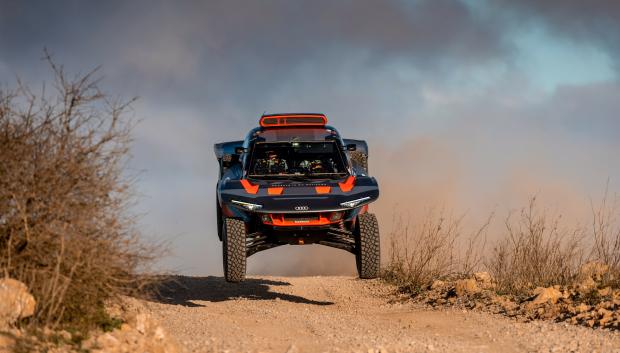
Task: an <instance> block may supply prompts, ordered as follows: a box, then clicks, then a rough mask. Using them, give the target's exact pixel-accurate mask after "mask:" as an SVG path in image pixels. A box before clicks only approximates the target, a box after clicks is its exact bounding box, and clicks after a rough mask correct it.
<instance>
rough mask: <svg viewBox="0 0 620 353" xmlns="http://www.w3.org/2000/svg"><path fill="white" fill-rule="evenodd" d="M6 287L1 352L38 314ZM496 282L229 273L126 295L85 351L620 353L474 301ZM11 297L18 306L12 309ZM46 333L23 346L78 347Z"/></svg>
mask: <svg viewBox="0 0 620 353" xmlns="http://www.w3.org/2000/svg"><path fill="white" fill-rule="evenodd" d="M5 281H6V280H0V297H1V298H0V309H2V310H5V311H0V318H3V319H4V320H5V321H3V323H2V325H3V326H2V328H0V352H11V351H14V350H15V348H16V346H15V343H16V342H22V343H23V340H21V341H20V335H23V334H24V333H23V332H21V331H20V330H17V329H15V328H14V327H13V322H15V321H16V320H19V319H20V318H21V317H24V316H27V315H30V314H32V309H33V305H34V303H33V301H32V298H31V297H29V295H28V294H27V291H25V286H21V285H20V284H17V283H14V282H11V283H9V284H8V285H7V284H6V283H5ZM487 286H489V283H488V278H487V277H486V276H485V275H482V274H478V275H477V276H475V277H474V278H471V279H464V280H460V281H456V282H443V283H440V282H436V283H435V284H434V286H433V287H434V288H431V289H430V290H429V291H427V292H425V293H426V294H425V295H424V296H418V297H416V298H415V300H413V299H412V297H411V296H410V295H402V294H401V295H397V294H395V293H396V292H397V291H396V288H394V287H391V286H389V285H386V284H385V283H384V282H381V281H379V280H373V281H362V280H359V279H357V278H352V277H251V278H249V279H248V280H247V281H245V282H243V283H241V284H229V283H226V282H225V281H224V280H223V279H222V278H221V277H184V276H179V277H176V278H173V281H171V282H169V283H167V285H166V286H165V288H164V289H163V290H162V291H161V296H160V297H159V298H158V299H156V300H151V301H148V302H143V301H138V300H135V299H127V300H125V302H124V303H123V304H122V305H115V306H113V307H110V313H111V314H112V316H114V317H119V318H121V319H122V320H123V324H121V325H120V327H118V328H117V329H115V330H113V331H111V332H96V333H93V335H92V337H91V338H89V339H88V340H87V341H85V342H83V344H82V348H83V349H82V350H81V352H84V351H90V352H99V353H103V352H113V353H116V352H152V353H157V352H160V353H176V352H180V353H181V352H256V353H258V352H282V353H285V352H288V353H294V352H364V353H367V352H373V353H378V352H620V333H619V331H616V330H608V329H602V328H596V327H595V328H588V327H583V326H578V325H572V324H569V322H570V320H567V321H565V322H562V323H557V322H553V321H549V320H546V321H544V320H536V321H530V322H527V321H528V320H527V319H524V317H525V316H523V315H514V316H513V317H512V318H510V317H507V316H506V313H505V312H503V313H501V314H494V313H490V312H488V311H489V310H486V309H482V308H483V307H485V308H486V307H488V308H491V307H493V305H496V306H497V307H503V306H501V304H497V303H500V302H501V300H502V299H497V298H496V299H494V301H492V303H493V304H488V305H482V304H478V305H477V304H475V303H483V300H481V299H480V298H485V294H484V293H485V291H489V290H487V289H485V287H487ZM8 287H11V288H9V290H7V289H6V288H8ZM553 289H555V288H553ZM15 290H16V291H15ZM555 290H557V291H558V292H559V293H563V290H562V289H561V288H560V289H555ZM7 293H8V296H6V295H7ZM544 293H546V294H544ZM3 295H5V297H2V296H3ZM613 295H615V294H613ZM565 296H566V295H565V294H561V295H560V296H559V297H557V293H555V292H553V291H549V290H545V291H540V293H538V294H537V295H535V296H533V297H532V298H531V299H530V300H528V303H525V302H524V303H513V305H516V306H515V307H521V306H527V305H530V306H532V303H537V304H536V305H534V306H533V307H534V308H536V309H534V310H533V312H539V310H538V309H540V308H541V307H544V308H546V307H545V305H550V304H551V303H552V302H553V301H554V300H555V301H556V303H559V302H561V301H562V300H564V299H560V298H563V297H565ZM488 297H489V298H491V296H490V295H489V296H488ZM556 297H557V300H556V299H552V298H556ZM7 298H8V299H9V300H12V301H13V304H12V305H4V304H6V303H8V301H6V299H7ZM433 298H434V299H433ZM453 298H454V299H453ZM476 298H478V299H476ZM498 298H500V297H498ZM543 298H545V299H544V300H543ZM444 301H445V302H444ZM472 303H474V304H472ZM489 303H491V302H489ZM429 304H431V305H434V306H435V307H434V308H433V307H432V306H431V305H429ZM466 308H478V309H480V310H469V309H466ZM545 310H546V309H545ZM590 311H591V310H590ZM611 311H612V312H613V313H614V314H613V315H615V313H616V310H615V309H613V310H611ZM597 320H599V321H598V322H599V323H598V325H601V326H603V324H601V323H600V319H597ZM614 320H616V318H615V317H614V319H613V320H608V322H615V321H614ZM592 326H597V324H594V325H592ZM44 331H45V330H44ZM46 335H47V339H40V340H38V341H37V340H34V342H33V341H32V339H30V340H28V342H29V344H30V345H29V346H24V345H23V344H22V345H21V346H19V347H17V348H19V351H22V352H27V351H41V352H43V351H47V352H56V353H61V352H74V351H77V348H76V347H75V346H71V345H68V344H66V342H69V341H70V340H71V337H70V334H68V333H67V332H62V331H61V332H53V331H49V330H48V331H45V332H43V336H46ZM50 337H52V338H54V339H50Z"/></svg>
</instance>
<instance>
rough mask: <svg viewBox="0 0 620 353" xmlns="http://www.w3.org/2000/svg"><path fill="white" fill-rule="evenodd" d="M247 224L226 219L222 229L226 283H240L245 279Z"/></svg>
mask: <svg viewBox="0 0 620 353" xmlns="http://www.w3.org/2000/svg"><path fill="white" fill-rule="evenodd" d="M245 238H246V231H245V223H243V221H240V220H238V219H234V218H224V220H223V227H222V259H223V263H224V278H225V279H226V282H233V283H238V282H241V281H243V280H244V279H245V270H246V258H247V257H246V246H245Z"/></svg>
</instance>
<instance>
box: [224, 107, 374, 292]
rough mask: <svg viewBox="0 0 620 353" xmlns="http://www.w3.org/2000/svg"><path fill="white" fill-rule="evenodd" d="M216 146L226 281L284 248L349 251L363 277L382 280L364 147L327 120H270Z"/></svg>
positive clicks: (290, 116) (371, 183)
mask: <svg viewBox="0 0 620 353" xmlns="http://www.w3.org/2000/svg"><path fill="white" fill-rule="evenodd" d="M214 147H215V155H216V157H217V160H218V162H219V165H220V169H219V180H218V183H217V220H218V222H217V231H218V236H219V238H220V240H221V241H222V250H223V262H224V275H225V278H226V280H227V281H229V282H240V281H242V280H243V279H244V278H245V273H246V259H247V257H248V256H250V255H252V254H255V253H257V252H259V251H262V250H266V249H270V248H274V247H276V246H280V245H286V244H292V245H303V244H321V245H326V246H331V247H334V248H338V249H343V250H346V251H349V252H351V253H353V254H355V256H356V257H355V258H356V264H357V269H358V273H359V277H360V278H375V277H377V275H378V274H379V265H380V249H379V243H380V241H379V226H378V223H377V219H376V217H375V215H374V214H372V213H369V212H368V204H369V203H371V202H373V201H375V200H377V198H378V197H379V187H378V185H377V181H376V180H375V178H373V177H371V176H368V163H367V158H368V146H367V144H366V142H364V141H361V140H349V139H343V138H341V137H340V134H339V133H338V131H337V130H336V129H334V128H333V127H331V126H328V125H327V117H326V116H325V115H323V114H272V115H263V116H262V117H261V118H260V126H259V127H257V128H254V129H252V130H251V131H250V132H249V133H248V134H247V135H246V137H245V139H244V140H243V141H232V142H224V143H218V144H216V145H215V146H214Z"/></svg>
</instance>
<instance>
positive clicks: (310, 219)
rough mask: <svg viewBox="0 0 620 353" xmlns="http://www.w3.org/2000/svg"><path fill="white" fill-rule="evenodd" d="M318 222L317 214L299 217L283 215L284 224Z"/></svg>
mask: <svg viewBox="0 0 620 353" xmlns="http://www.w3.org/2000/svg"><path fill="white" fill-rule="evenodd" d="M318 220H319V215H318V214H301V215H297V214H285V215H284V221H285V222H292V223H309V222H315V221H318Z"/></svg>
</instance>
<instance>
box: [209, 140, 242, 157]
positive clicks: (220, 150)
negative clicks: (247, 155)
mask: <svg viewBox="0 0 620 353" xmlns="http://www.w3.org/2000/svg"><path fill="white" fill-rule="evenodd" d="M237 147H243V141H230V142H222V143H216V144H215V145H213V151H214V152H215V157H216V158H217V159H218V160H221V159H227V158H225V157H227V155H228V156H232V155H233V154H236V153H235V149H236V148H237ZM228 159H229V160H230V158H228Z"/></svg>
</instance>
